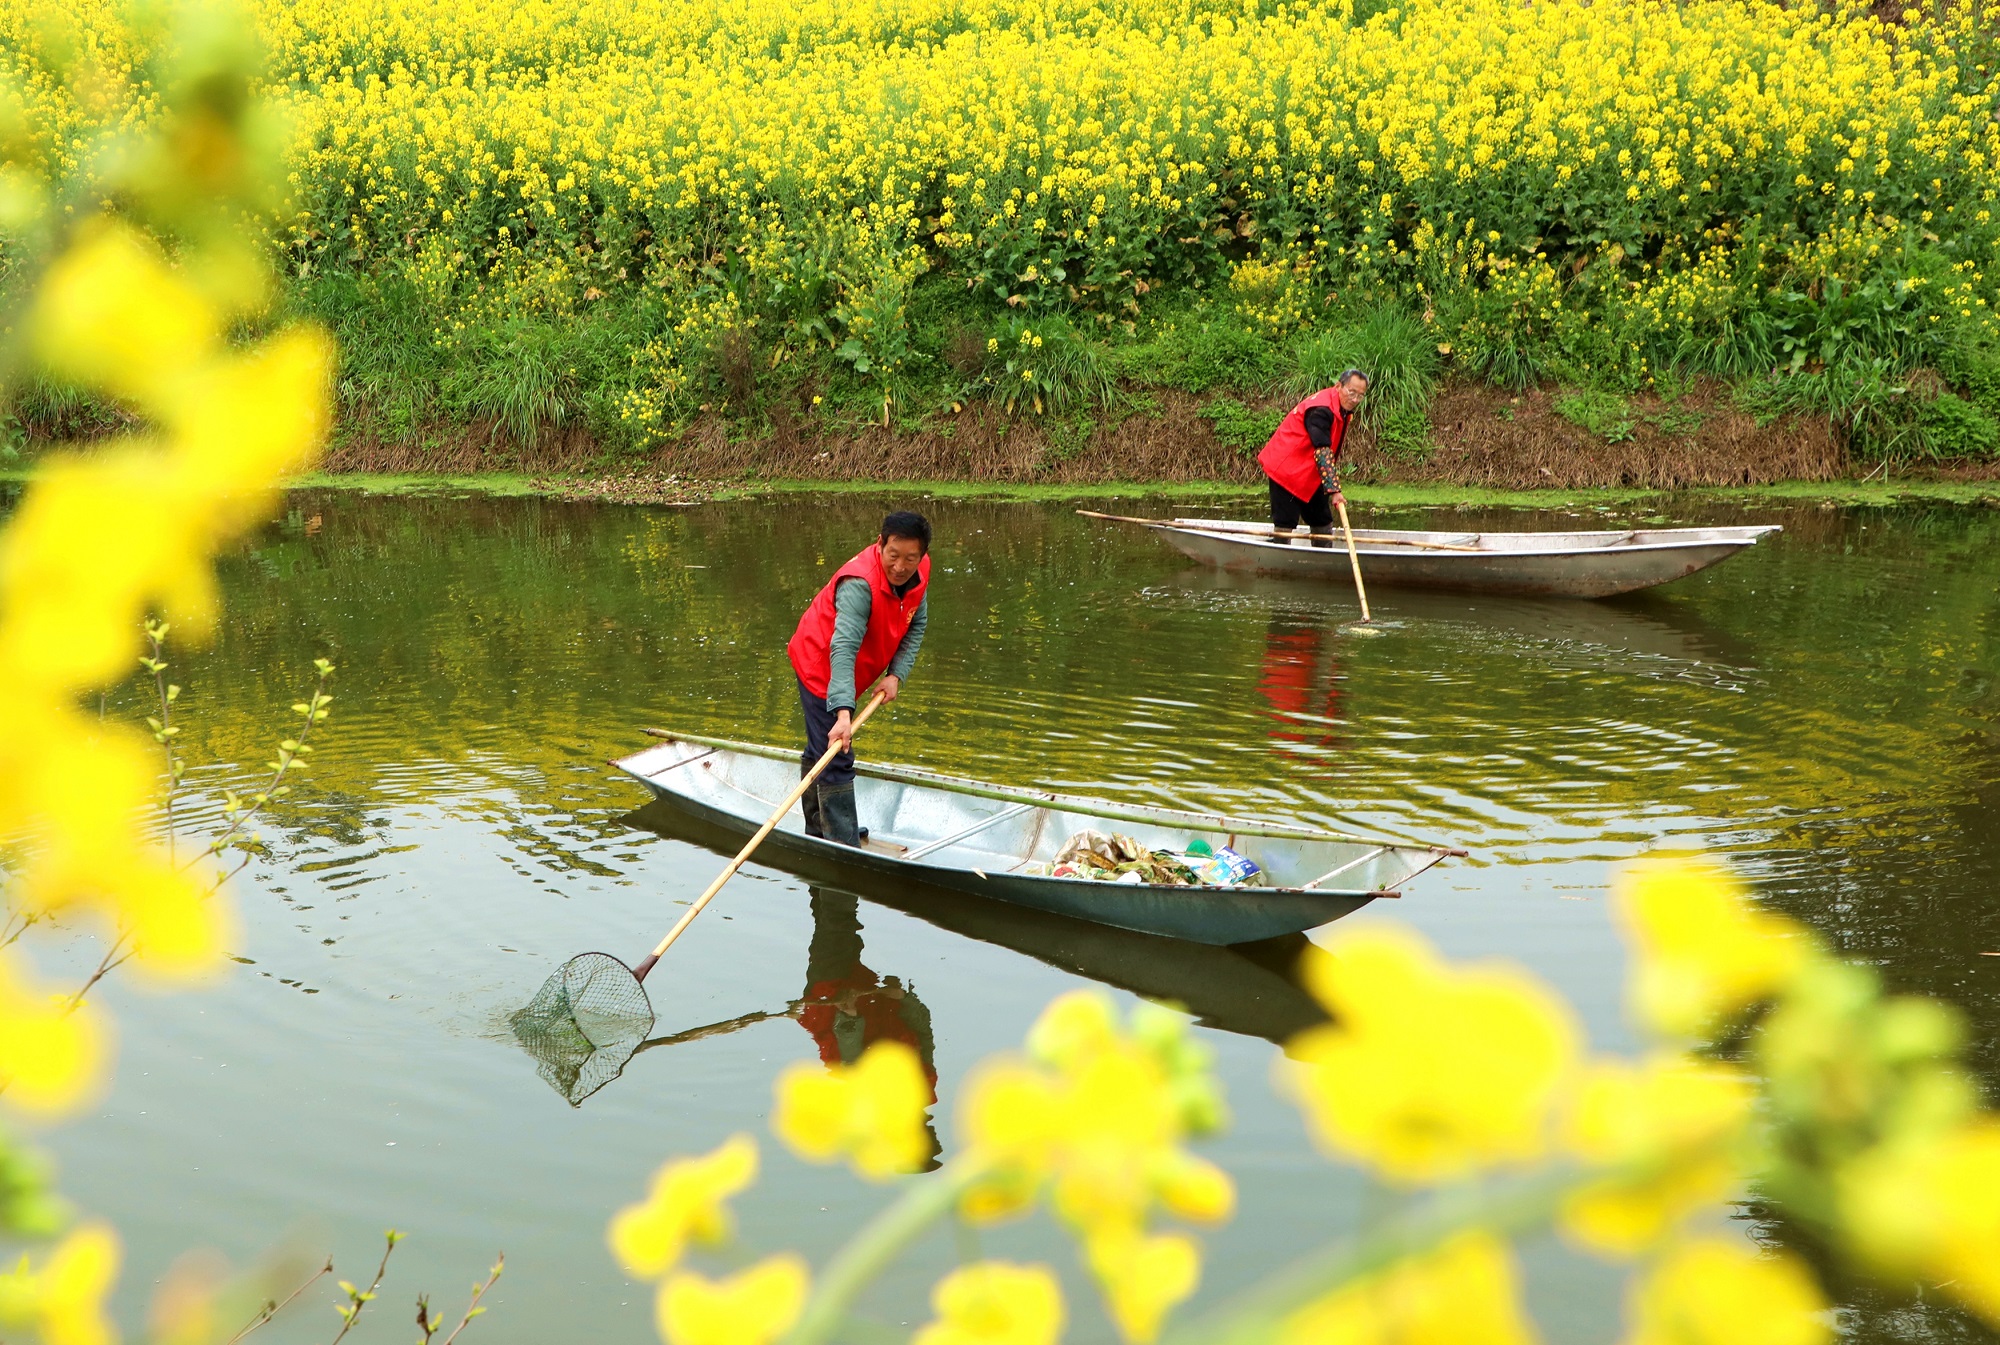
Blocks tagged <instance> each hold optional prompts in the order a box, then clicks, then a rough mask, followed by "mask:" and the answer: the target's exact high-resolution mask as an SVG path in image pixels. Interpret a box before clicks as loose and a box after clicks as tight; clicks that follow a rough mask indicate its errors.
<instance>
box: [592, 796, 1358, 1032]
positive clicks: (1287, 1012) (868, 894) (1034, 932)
mask: <svg viewBox="0 0 2000 1345" xmlns="http://www.w3.org/2000/svg"><path fill="white" fill-rule="evenodd" d="M619 820H620V821H622V822H624V824H625V825H626V826H628V827H636V828H639V829H642V830H645V831H650V832H652V833H653V834H655V835H657V836H666V837H669V838H671V839H673V840H679V841H688V842H690V843H692V844H695V845H699V846H703V847H704V848H706V849H709V850H713V851H715V852H716V853H717V854H719V855H731V854H734V853H735V852H736V849H737V847H738V846H739V845H741V844H742V843H743V833H742V829H741V828H740V827H739V828H724V827H721V826H718V825H716V824H714V823H711V822H703V821H700V820H698V819H696V818H694V817H692V816H690V815H689V814H687V813H685V812H683V811H681V810H680V809H678V808H675V807H674V806H673V805H672V804H670V803H668V802H667V801H666V800H665V799H657V798H656V799H653V800H651V801H650V802H648V803H647V804H646V805H645V806H644V807H642V808H639V809H636V810H635V811H633V812H630V813H627V814H626V815H625V816H624V817H623V818H621V819H619ZM810 891H811V892H812V893H813V896H814V905H813V909H814V913H815V915H816V916H817V915H818V913H819V911H820V909H821V906H822V904H823V903H824V902H825V901H826V899H827V898H829V897H835V896H840V895H847V896H851V897H854V898H858V899H860V900H863V901H867V902H869V903H872V904H874V905H877V906H886V907H888V908H889V909H891V910H895V911H900V912H902V913H903V914H905V915H908V916H912V917H914V918H916V919H918V920H922V921H924V922H926V923H927V924H931V925H935V926H936V927H937V928H939V929H943V930H947V931H949V932H950V933H953V934H957V935H959V936H961V937H963V938H968V939H977V940H979V941H980V942H981V943H989V944H993V945H995V946H997V947H1001V948H1007V949H1010V950H1012V951H1014V952H1016V953H1020V954H1022V955H1024V956H1027V957H1032V958H1034V959H1035V960H1037V961H1039V962H1044V963H1046V964H1048V965H1049V966H1051V967H1056V968H1059V969H1060V970H1062V971H1066V972H1070V973H1072V974H1074V975H1077V976H1085V977H1088V978H1089V979H1091V980H1093V981H1098V982H1101V983H1103V984H1105V985H1109V986H1115V987H1117V988H1118V989H1120V990H1129V991H1131V992H1132V993H1133V994H1135V995H1140V996H1143V997H1144V998H1146V999H1153V1000H1162V1001H1170V1002H1172V1003H1174V1004H1177V1005H1179V1006H1180V1007H1181V1008H1183V1009H1185V1010H1186V1011H1187V1012H1188V1013H1189V1014H1191V1015H1193V1017H1194V1019H1195V1021H1196V1022H1198V1023H1200V1024H1201V1025H1202V1026H1203V1027H1212V1028H1215V1029H1217V1030H1218V1031H1222V1032H1235V1033H1241V1034H1242V1035H1244V1036H1251V1037H1261V1038H1263V1039H1264V1040H1266V1041H1269V1042H1273V1043H1275V1044H1277V1045H1279V1046H1282V1045H1284V1044H1285V1043H1286V1042H1288V1041H1290V1040H1291V1039H1292V1038H1293V1037H1296V1036H1297V1035H1298V1034H1299V1033H1301V1032H1303V1031H1305V1030H1306V1029H1307V1028H1309V1027H1314V1026H1316V1025H1318V1024H1320V1023H1323V1022H1325V1021H1326V1018H1327V1014H1326V1010H1325V1009H1324V1008H1322V1007H1321V1006H1320V1003H1319V1001H1318V1000H1316V999H1314V998H1313V997H1312V996H1311V995H1310V994H1308V993H1307V992H1306V991H1305V989H1304V988H1303V987H1302V986H1301V985H1300V983H1299V977H1298V968H1299V959H1300V958H1302V957H1303V956H1304V955H1305V952H1306V949H1307V948H1308V947H1310V944H1309V943H1308V942H1307V940H1306V937H1305V936H1304V935H1303V934H1286V935H1281V936H1280V937H1278V938H1275V939H1265V940H1263V941H1261V942H1258V943H1242V944H1236V945H1234V946H1231V947H1212V946H1210V945H1208V944H1200V943H1190V942H1188V941H1187V940H1185V939H1167V938H1162V937H1160V936H1159V935H1157V934H1141V933H1138V932H1137V931H1135V930H1129V929H1119V928H1118V927H1116V926H1114V925H1102V924H1098V923H1096V922H1094V921H1089V920H1077V919H1073V918H1071V917H1069V916H1062V915H1051V914H1049V913H1048V912H1046V911H1037V910H1030V909H1028V908H1027V907H1025V906H1019V905H1016V904H1015V903H1013V902H1007V901H992V900H988V899H984V898H980V897H970V896H966V895H965V894H964V893H962V892H950V891H946V890H945V889H943V888H940V887H936V886H934V885H932V884H929V883H925V882H923V881H922V880H921V879H917V878H914V877H904V876H902V875H893V876H892V875H887V874H871V875H870V876H869V881H868V882H866V883H854V884H853V885H852V887H851V888H850V889H847V890H846V891H845V892H843V890H842V889H840V888H837V887H834V886H832V885H831V884H816V885H814V886H813V887H812V888H811V889H810ZM815 937H818V936H817V935H815ZM855 938H856V939H857V940H858V939H859V938H860V935H859V934H858V933H857V934H856V935H855ZM774 1016H776V1015H774V1014H771V1013H763V1014H757V1015H749V1016H746V1017H744V1018H739V1019H731V1020H730V1021H729V1022H727V1023H723V1024H710V1025H709V1026H707V1027H699V1028H692V1029H688V1030H684V1031H682V1032H678V1033H676V1034H674V1035H673V1036H672V1037H670V1038H661V1039H659V1042H660V1043H661V1044H666V1043H668V1042H676V1043H677V1042H681V1041H687V1040H692V1039H694V1038H695V1037H700V1036H712V1035H714V1034H715V1033H716V1032H718V1031H729V1030H734V1029H735V1028H736V1027H738V1026H743V1025H748V1024H749V1023H751V1022H756V1021H761V1020H762V1019H765V1018H770V1017H774ZM641 1049H644V1048H643V1047H642V1048H641Z"/></svg>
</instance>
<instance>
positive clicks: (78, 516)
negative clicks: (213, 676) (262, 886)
mask: <svg viewBox="0 0 2000 1345" xmlns="http://www.w3.org/2000/svg"><path fill="white" fill-rule="evenodd" d="M196 255H197V256H198V255H199V250H198V249H197V250H196ZM28 322H29V328H28V332H27V336H28V338H29V341H30V344H31V345H32V347H33V349H34V350H35V352H36V354H37V355H38V357H39V358H40V359H42V360H43V361H44V363H45V364H46V365H47V366H48V367H49V368H50V369H51V370H53V371H55V372H56V373H57V374H58V375H59V376H61V377H64V378H66V379H69V380H71V381H75V382H78V383H81V384H84V385H87V386H92V387H96V388H101V389H103V390H105V391H108V392H110V393H111V394H112V395H114V396H116V397H118V398H121V399H123V400H125V401H127V402H128V403H130V404H131V405H133V406H134V408H135V409H136V410H138V411H139V412H141V413H142V414H144V415H145V416H146V417H148V418H150V419H151V420H152V421H153V422H154V424H153V427H152V432H151V434H150V435H149V436H148V437H145V438H140V439H134V440H129V441H126V442H124V443H122V444H114V445H110V446H106V447H104V448H101V449H99V450H98V451H97V452H95V453H93V454H92V455H91V456H90V457H88V458H72V459H57V460H54V461H52V462H50V463H48V464H47V465H46V466H45V467H44V468H43V470H42V471H41V472H40V474H39V475H38V477H37V480H36V482H35V484H34V486H33V488H32V489H30V491H29V492H28V494H27V496H26V498H25V499H24V500H23V502H22V504H21V507H20V508H19V509H18V510H17V511H16V512H15V514H14V517H13V518H12V519H11V520H10V522H9V524H8V526H7V529H6V532H5V534H4V536H0V834H21V835H26V836H30V837H32V838H33V839H34V844H33V845H32V847H31V848H30V849H29V851H28V854H29V858H28V861H27V862H26V864H24V866H23V867H22V869H21V870H20V872H19V875H18V881H17V884H16V892H17V894H18V897H19V900H21V901H22V902H23V903H24V904H26V905H29V906H32V907H36V908H42V909H47V908H52V907H56V906H60V905H63V904H65V903H69V902H74V901H78V900H87V901H90V902H93V903H96V904H99V905H100V906H102V907H103V908H104V909H105V911H106V913H107V915H109V916H110V917H111V919H112V920H113V921H114V923H116V924H117V925H118V926H119V927H120V928H121V929H122V931H123V932H124V933H126V934H127V935H129V936H130V937H131V938H132V940H133V944H134V947H135V950H136V953H137V955H138V958H139V965H140V966H141V967H142V968H144V969H146V970H149V971H151V972H153V973H155V974H158V975H164V976H172V977H191V976H198V975H201V974H204V973H206V972H208V971H211V970H213V969H215V968H216V967H218V966H219V965H220V964H221V954H222V949H223V947H224V946H225V944H226V943H227V941H228V939H229V938H230V936H231V932H232V929H233V926H232V924H231V921H230V912H229V907H228V905H227V903H225V902H223V901H221V900H219V899H216V898H212V897H210V896H209V894H208V892H207V890H206V884H205V882H204V881H202V880H201V879H200V878H199V877H198V875H196V874H194V873H192V872H189V871H187V870H185V869H176V868H175V867H173V866H172V865H170V864H168V863H167V862H166V859H165V856H164V855H163V854H161V853H159V852H157V851H156V850H155V849H153V848H152V847H151V846H149V845H148V844H147V843H146V842H145V840H144V837H143V829H142V827H141V825H140V822H141V819H142V818H143V817H144V816H145V815H146V813H147V812H148V811H149V809H150V808H151V806H152V804H153V799H154V792H155V787H156V785H157V783H158V762H157V760H156V758H155V755H154V754H153V753H152V751H151V749H150V748H148V747H147V746H146V744H145V743H144V741H143V739H142V738H140V737H139V735H137V734H135V733H132V732H129V731H125V730H121V729H118V728H116V727H107V726H105V725H103V724H101V723H99V722H98V720H97V719H96V718H95V717H94V716H86V715H85V714H83V713H82V712H81V711H80V709H79V708H78V699H79V697H80V696H81V695H82V694H83V693H85V692H87V691H89V690H90V689H92V688H94V687H99V686H102V685H104V684H105V683H107V682H109V681H111V680H114V679H116V678H118V677H122V676H124V675H125V674H126V673H128V672H129V670H130V668H131V664H132V659H133V656H134V655H135V654H136V652H137V640H136V632H137V630H138V628H139V625H140V623H141V620H142V619H143V618H144V617H145V616H147V615H148V614H150V613H152V612H156V611H163V612H165V613H166V614H167V615H169V616H170V617H172V618H173V619H174V620H176V621H177V622H182V621H184V622H190V623H192V624H193V625H194V626H195V627H196V628H197V630H200V629H201V628H204V627H207V626H210V625H212V622H213V618H214V613H215V584H214V577H213V574H212V572H211V570H210V568H209V567H210V558H211V557H212V556H213V554H214V553H215V551H216V549H217V548H218V547H219V546H220V545H221V544H222V543H223V542H224V541H226V540H227V539H228V538H230V537H232V536H236V535H238V534H240V533H241V532H242V531H243V530H244V529H245V528H247V527H248V526H250V525H251V524H252V523H253V522H255V521H256V519H258V518H260V517H262V516H263V515H264V514H265V513H266V512H268V510H269V507H270V505H271V503H272V501H273V500H274V499H275V497H276V493H277V491H278V489H279V488H280V487H281V485H282V484H283V482H284V481H285V480H286V478H288V477H289V476H290V475H292V474H293V473H295V472H297V471H299V470H301V469H302V468H304V467H306V466H308V465H310V463H311V461H312V459H313V457H314V455H315V454H316V452H317V451H318V448H319V445H320V443H321V441H322V440H323V439H324V437H325V433H326V428H327V420H328V415H329V409H328V408H329V396H330V391H331V380H330V374H329V371H330V369H331V365H332V351H331V346H330V344H329V343H328V341H327V340H326V338H325V337H324V335H322V334H321V333H319V332H317V331H313V330H308V329H292V330H288V331H284V332H280V333H278V334H276V335H274V336H272V337H270V338H269V339H267V340H265V341H264V342H263V343H261V344H260V345H257V346H255V347H251V348H247V349H242V350H237V349H228V348H225V347H224V346H223V345H222V344H221V340H220V321H219V319H218V317H217V315H216V312H215V310H214V308H213V306H212V305H211V304H210V303H209V302H208V301H207V300H206V299H205V298H204V297H203V295H202V293H201V291H200V290H199V289H198V288H197V287H195V286H193V285H191V284H189V283H188V282H187V281H186V280H185V279H184V278H183V277H182V276H181V275H180V273H179V272H178V271H177V270H176V269H175V268H174V267H172V266H170V265H169V264H168V263H167V261H166V259H165V257H164V256H163V255H162V254H161V252H160V249H159V247H158V245H157V244H155V243H154V242H152V241H151V240H150V239H148V238H146V237H145V236H143V235H141V234H140V233H139V232H138V231H136V230H134V229H132V228H131V227H130V226H127V225H124V224H121V223H117V222H113V221H111V220H108V219H98V220H91V221H86V222H84V223H83V224H81V225H80V226H79V228H78V241H77V243H76V245H75V246H74V247H73V248H72V249H71V250H70V251H69V252H67V253H65V254H64V255H63V256H62V257H61V258H59V259H57V261H56V262H54V263H53V264H52V266H51V269H50V271H49V273H48V275H47V276H46V277H45V280H44V284H43V285H42V287H41V288H40V289H39V290H38V292H37V295H36V297H35V299H34V301H33V303H32V305H31V308H30V311H29V317H28ZM0 1031H4V1025H0Z"/></svg>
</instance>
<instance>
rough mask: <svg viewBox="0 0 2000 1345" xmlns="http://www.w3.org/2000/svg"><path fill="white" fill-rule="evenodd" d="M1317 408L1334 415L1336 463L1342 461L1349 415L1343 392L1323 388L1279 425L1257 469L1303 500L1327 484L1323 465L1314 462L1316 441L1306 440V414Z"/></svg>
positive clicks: (1265, 446) (1334, 454)
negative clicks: (1322, 477)
mask: <svg viewBox="0 0 2000 1345" xmlns="http://www.w3.org/2000/svg"><path fill="white" fill-rule="evenodd" d="M1315 406H1324V407H1326V408H1327V409H1328V410H1330V411H1332V412H1333V447H1332V449H1331V453H1332V456H1333V460H1334V461H1335V462H1338V461H1340V445H1341V441H1342V440H1344V439H1346V438H1347V412H1345V411H1343V410H1341V409H1340V389H1339V388H1321V389H1320V390H1319V391H1318V392H1315V393H1314V394H1313V395H1312V396H1310V397H1308V398H1306V399H1305V400H1304V401H1302V402H1300V403H1299V404H1298V405H1297V406H1295V407H1293V408H1292V409H1291V411H1290V413H1289V414H1287V415H1286V417H1285V418H1284V419H1283V420H1281V421H1279V422H1278V429H1277V432H1276V433H1274V434H1273V435H1272V436H1271V440H1270V442H1269V443H1267V444H1265V445H1264V451H1263V452H1262V453H1259V454H1258V455H1257V465H1258V466H1259V467H1262V468H1263V469H1264V475H1266V476H1268V477H1270V478H1271V479H1272V480H1273V481H1275V482H1277V483H1278V484H1279V485H1281V486H1283V487H1284V488H1285V489H1286V490H1288V491H1290V492H1291V493H1292V494H1294V495H1296V496H1298V497H1299V498H1300V499H1301V500H1310V499H1311V498H1312V497H1313V496H1314V495H1315V494H1317V493H1318V491H1319V488H1320V487H1321V486H1322V485H1324V484H1326V483H1325V482H1323V481H1321V480H1320V479H1319V464H1318V463H1316V462H1314V461H1313V446H1312V440H1310V439H1308V438H1306V412H1307V411H1310V410H1311V409H1312V408H1313V407H1315Z"/></svg>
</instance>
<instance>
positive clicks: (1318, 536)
mask: <svg viewBox="0 0 2000 1345" xmlns="http://www.w3.org/2000/svg"><path fill="white" fill-rule="evenodd" d="M1307 540H1308V541H1309V542H1310V544H1311V545H1313V546H1318V547H1330V546H1332V545H1333V529H1332V528H1314V529H1313V530H1312V532H1311V533H1310V534H1309V536H1308V539H1307Z"/></svg>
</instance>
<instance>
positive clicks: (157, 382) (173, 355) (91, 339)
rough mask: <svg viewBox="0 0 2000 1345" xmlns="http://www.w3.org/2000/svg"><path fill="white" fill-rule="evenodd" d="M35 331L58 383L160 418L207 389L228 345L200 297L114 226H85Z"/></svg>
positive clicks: (58, 271) (41, 300) (140, 240)
mask: <svg viewBox="0 0 2000 1345" xmlns="http://www.w3.org/2000/svg"><path fill="white" fill-rule="evenodd" d="M32 330H33V331H34V333H35V353H36V355H37V356H38V357H39V358H40V359H41V361H42V362H43V363H44V364H45V365H47V366H48V367H49V369H50V370H52V371H53V372H54V373H56V374H57V375H58V376H60V377H62V378H64V379H66V380H69V381H73V382H77V383H82V384H85V385H89V386H95V387H100V388H103V389H104V390H105V391H107V392H109V393H111V394H112V395H113V396H115V397H118V398H120V399H122V400H125V401H128V402H133V403H136V404H138V405H139V406H142V407H144V408H146V409H147V410H148V411H150V412H152V413H154V414H156V415H157V414H160V413H162V412H168V411H170V410H171V409H172V408H174V407H177V406H180V405H183V404H185V403H186V401H187V400H188V398H189V397H190V396H191V395H193V394H194V393H196V392H197V391H198V388H197V386H196V385H197V384H198V383H199V381H200V380H199V378H198V377H196V375H197V372H198V371H199V369H200V368H201V366H202V365H203V364H204V363H205V362H206V361H207V360H208V359H210V358H211V356H212V355H213V354H214V351H215V347H216V345H217V343H218V342H219V341H220V340H221V327H220V322H219V315H218V314H217V313H216V312H215V311H214V309H213V308H212V307H211V305H210V304H209V303H208V301H207V300H206V299H205V298H204V297H203V296H202V294H201V292H200V291H199V290H197V289H196V288H195V287H194V286H193V285H191V284H189V283H188V282H187V280H186V279H185V278H184V277H183V276H181V275H179V274H177V273H175V272H174V271H171V270H169V269H167V268H166V267H165V266H162V265H161V264H160V259H159V254H158V251H157V249H155V248H154V247H152V246H151V245H150V244H149V243H148V242H147V241H146V240H145V239H144V237H143V236H141V235H140V234H139V233H137V232H136V231H135V230H133V229H131V228H128V227H126V226H124V225H121V224H118V223H115V222H114V221H112V220H111V219H109V218H100V219H96V220H92V221H89V222H88V223H86V224H85V225H84V226H83V228H82V229H81V230H79V236H78V240H77V242H76V244H75V245H74V246H73V247H72V248H71V249H70V250H69V252H67V253H66V254H64V256H63V257H61V258H60V259H59V260H58V261H57V262H56V263H55V264H54V265H53V266H51V267H50V268H49V272H48V275H47V277H46V278H45V279H44V280H43V282H42V289H41V293H40V295H39V297H38V298H37V300H36V303H35V309H34V315H33V318H32Z"/></svg>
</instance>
